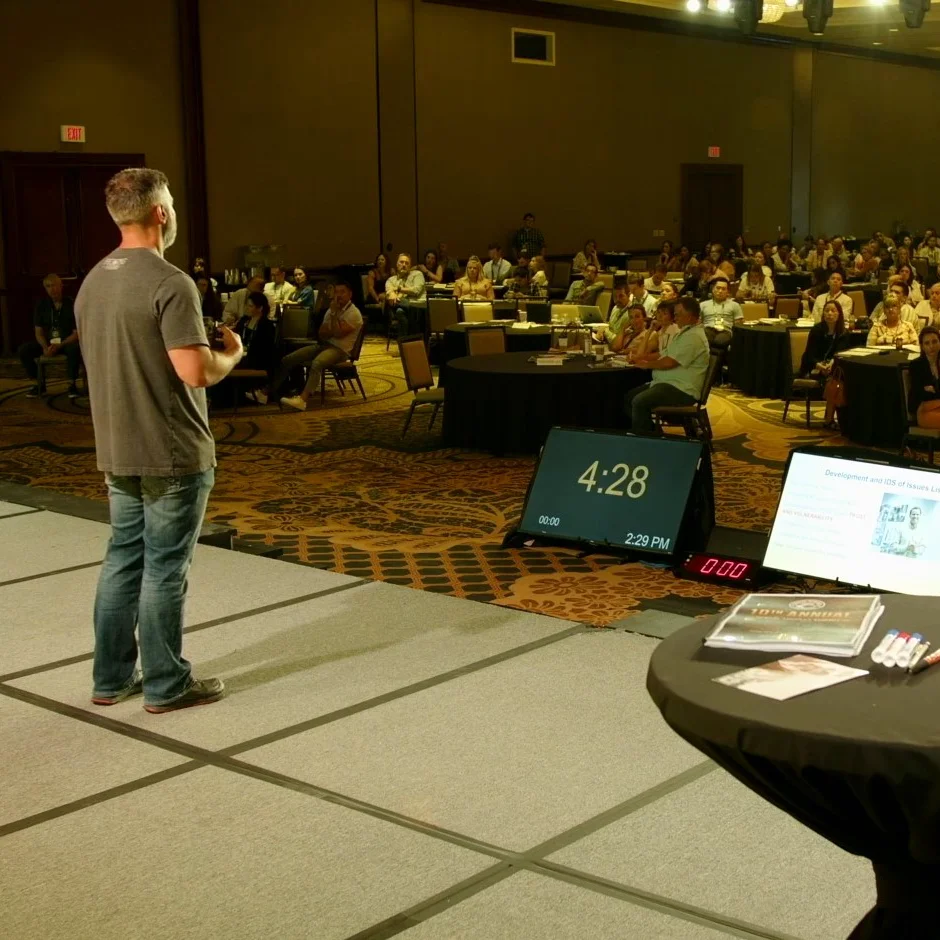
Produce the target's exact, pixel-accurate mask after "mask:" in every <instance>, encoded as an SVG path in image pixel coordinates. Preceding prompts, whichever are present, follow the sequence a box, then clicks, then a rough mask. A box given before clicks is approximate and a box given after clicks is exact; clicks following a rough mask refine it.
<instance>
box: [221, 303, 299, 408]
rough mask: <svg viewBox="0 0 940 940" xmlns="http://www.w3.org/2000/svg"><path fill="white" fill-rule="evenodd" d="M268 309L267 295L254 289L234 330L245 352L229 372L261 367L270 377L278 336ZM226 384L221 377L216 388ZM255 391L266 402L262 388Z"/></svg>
mask: <svg viewBox="0 0 940 940" xmlns="http://www.w3.org/2000/svg"><path fill="white" fill-rule="evenodd" d="M311 304H312V300H311ZM270 312H271V308H270V305H269V303H268V298H267V297H265V296H264V294H263V293H261V291H254V292H253V293H251V294H250V295H249V297H248V302H247V304H246V312H245V316H243V317H242V318H241V319H240V320H239V321H238V323H236V324H235V332H236V333H237V334H238V335H239V336H240V337H241V340H242V348H243V349H244V350H245V355H244V358H243V359H242V361H241V362H240V363H239V364H238V365H237V366H235V368H234V369H232V371H231V372H230V373H229V376H237V375H238V372H239V370H240V369H263V370H264V371H265V372H267V373H268V377H267V380H270V378H271V375H272V374H273V371H274V365H275V354H276V340H277V327H276V326H275V324H274V321H273V320H272V319H271V318H270V316H269V315H270ZM242 381H245V380H244V379H243V380H242ZM258 384H259V385H261V384H264V383H263V382H259V383H258ZM229 387H231V383H229V382H228V381H227V380H225V379H223V380H222V382H221V383H220V384H219V385H217V386H215V389H222V388H229ZM215 389H213V390H215ZM254 394H255V400H256V401H260V402H262V403H265V402H267V397H266V396H265V395H264V393H263V392H260V391H256V392H255V393H254Z"/></svg>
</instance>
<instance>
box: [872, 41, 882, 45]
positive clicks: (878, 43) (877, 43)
mask: <svg viewBox="0 0 940 940" xmlns="http://www.w3.org/2000/svg"><path fill="white" fill-rule="evenodd" d="M872 45H873V46H880V45H881V43H880V42H873V43H872Z"/></svg>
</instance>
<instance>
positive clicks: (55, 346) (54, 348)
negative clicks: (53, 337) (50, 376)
mask: <svg viewBox="0 0 940 940" xmlns="http://www.w3.org/2000/svg"><path fill="white" fill-rule="evenodd" d="M59 346H60V344H59V343H50V344H49V345H48V346H46V348H45V349H44V350H43V351H42V354H43V355H44V356H55V355H57V354H58V352H59Z"/></svg>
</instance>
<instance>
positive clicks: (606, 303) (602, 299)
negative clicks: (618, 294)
mask: <svg viewBox="0 0 940 940" xmlns="http://www.w3.org/2000/svg"><path fill="white" fill-rule="evenodd" d="M610 295H611V292H610V291H609V290H605V291H601V293H600V296H599V297H598V298H597V308H598V310H600V312H601V318H602V319H603V321H604V322H605V323H606V322H607V317H608V316H609V315H610Z"/></svg>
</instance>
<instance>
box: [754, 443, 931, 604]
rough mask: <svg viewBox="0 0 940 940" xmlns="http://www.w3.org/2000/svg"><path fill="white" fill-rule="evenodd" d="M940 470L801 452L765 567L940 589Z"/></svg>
mask: <svg viewBox="0 0 940 940" xmlns="http://www.w3.org/2000/svg"><path fill="white" fill-rule="evenodd" d="M938 507H940V473H935V472H931V471H930V470H919V469H912V468H909V467H891V466H882V465H879V464H874V463H867V462H862V461H857V460H846V459H840V458H837V457H828V456H822V455H820V454H818V453H799V452H796V453H794V454H793V455H792V456H791V457H790V464H789V469H788V471H787V475H786V479H785V480H784V484H783V492H782V493H781V495H780V505H779V506H778V508H777V517H776V519H774V524H773V528H772V530H771V532H770V540H769V542H768V545H767V554H766V555H765V556H764V567H765V568H773V569H775V570H777V571H786V572H790V573H793V574H801V575H806V576H808V577H813V578H823V579H825V580H828V581H835V580H836V579H838V580H839V581H844V582H846V583H848V584H855V585H860V586H862V587H868V586H869V585H870V586H871V587H872V588H874V589H877V590H882V591H893V592H896V593H898V594H922V595H932V596H936V595H940V577H938V574H940V564H938V563H940V508H938Z"/></svg>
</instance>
